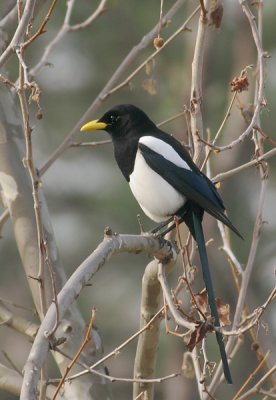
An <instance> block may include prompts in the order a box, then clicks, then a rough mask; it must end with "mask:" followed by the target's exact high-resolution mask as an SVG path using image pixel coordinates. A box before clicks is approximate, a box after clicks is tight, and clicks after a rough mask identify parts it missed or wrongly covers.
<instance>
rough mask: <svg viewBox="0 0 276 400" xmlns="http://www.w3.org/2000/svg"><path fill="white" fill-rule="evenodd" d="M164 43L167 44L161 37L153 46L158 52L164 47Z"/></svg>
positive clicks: (155, 40) (157, 38) (155, 39)
mask: <svg viewBox="0 0 276 400" xmlns="http://www.w3.org/2000/svg"><path fill="white" fill-rule="evenodd" d="M164 43H165V41H164V39H162V38H161V37H156V38H154V40H153V45H154V47H155V48H156V50H159V49H161V47H163V45H164Z"/></svg>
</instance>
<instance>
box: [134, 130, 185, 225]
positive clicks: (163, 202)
mask: <svg viewBox="0 0 276 400" xmlns="http://www.w3.org/2000/svg"><path fill="white" fill-rule="evenodd" d="M146 137H147V136H146ZM144 138H145V137H143V139H144ZM149 138H150V137H149ZM157 140H158V139H157ZM140 141H141V142H142V143H144V144H146V143H145V142H144V141H142V140H140ZM159 142H160V141H159ZM147 146H148V144H147ZM151 148H152V149H153V150H155V149H156V148H155V149H154V148H153V147H151ZM169 148H171V146H169ZM171 150H172V151H174V150H173V149H172V148H171ZM159 153H160V148H159ZM174 153H175V154H177V153H176V152H174ZM166 158H167V157H166ZM179 158H180V157H179ZM168 159H169V158H168ZM180 159H181V158H180ZM181 166H182V167H183V164H182V165H181ZM129 185H130V188H131V191H132V193H133V195H134V197H135V198H136V200H137V201H138V203H139V204H140V207H141V208H142V210H143V211H144V212H145V214H146V215H147V216H148V217H149V218H151V219H152V220H153V221H155V222H162V221H165V220H166V219H168V218H169V217H170V216H172V215H174V214H175V213H176V212H177V211H178V210H179V208H180V207H182V206H183V205H184V204H185V202H186V198H185V197H184V196H183V195H182V194H180V193H179V192H178V191H177V190H175V189H174V188H173V187H172V186H171V185H170V184H169V183H168V182H167V181H166V180H165V179H163V178H162V176H160V175H159V174H157V173H156V172H155V171H153V170H152V169H151V168H150V167H149V166H148V164H147V163H146V161H145V159H144V157H143V155H142V153H141V152H140V150H139V149H138V151H137V154H136V158H135V164H134V170H133V172H132V174H131V175H130V177H129Z"/></svg>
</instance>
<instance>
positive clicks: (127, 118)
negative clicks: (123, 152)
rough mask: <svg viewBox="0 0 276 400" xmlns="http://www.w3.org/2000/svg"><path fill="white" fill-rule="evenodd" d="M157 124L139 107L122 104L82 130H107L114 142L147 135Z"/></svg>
mask: <svg viewBox="0 0 276 400" xmlns="http://www.w3.org/2000/svg"><path fill="white" fill-rule="evenodd" d="M153 127H155V124H154V123H153V122H152V121H151V120H150V119H149V117H148V116H147V115H146V114H145V113H144V112H143V111H142V110H140V109H139V108H138V107H135V106H133V105H131V104H120V105H118V106H115V107H113V108H111V109H110V110H108V111H107V112H106V113H105V114H104V115H103V116H102V117H101V118H100V119H98V120H95V121H91V122H88V123H87V124H85V125H84V126H83V127H82V128H81V130H82V131H88V130H105V131H106V132H108V133H109V134H110V135H111V136H112V139H113V140H114V141H116V140H120V139H126V138H127V137H129V136H132V137H137V139H139V138H140V137H141V136H143V135H146V134H147V132H148V131H149V130H150V129H152V128H153Z"/></svg>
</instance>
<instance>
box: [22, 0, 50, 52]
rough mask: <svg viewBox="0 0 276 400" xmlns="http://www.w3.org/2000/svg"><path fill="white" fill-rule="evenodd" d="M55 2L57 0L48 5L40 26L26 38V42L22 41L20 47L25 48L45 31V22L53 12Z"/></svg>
mask: <svg viewBox="0 0 276 400" xmlns="http://www.w3.org/2000/svg"><path fill="white" fill-rule="evenodd" d="M56 2H57V0H53V2H52V4H51V6H50V8H49V11H48V12H47V14H46V17H45V18H44V20H43V21H42V23H41V25H40V27H39V28H38V30H37V31H36V33H35V34H34V35H33V36H32V37H31V38H30V39H29V40H27V41H26V42H24V43H23V44H22V48H24V49H25V48H26V47H28V46H29V45H30V44H31V43H32V42H33V41H34V40H35V39H36V38H37V37H38V36H40V35H42V34H43V33H45V32H46V31H45V26H46V24H47V22H48V21H49V19H50V16H51V14H52V12H53V10H54V7H55V5H56Z"/></svg>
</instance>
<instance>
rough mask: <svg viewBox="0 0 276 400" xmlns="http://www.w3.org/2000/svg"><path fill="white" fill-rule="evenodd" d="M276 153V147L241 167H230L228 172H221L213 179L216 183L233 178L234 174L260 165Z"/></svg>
mask: <svg viewBox="0 0 276 400" xmlns="http://www.w3.org/2000/svg"><path fill="white" fill-rule="evenodd" d="M275 155H276V148H273V149H271V150H269V151H268V152H266V153H264V154H262V155H261V156H259V157H258V158H256V159H255V160H252V161H249V162H247V163H245V164H242V165H240V166H239V167H236V168H233V169H230V170H229V171H226V172H221V173H220V174H218V175H216V176H214V177H213V178H212V181H213V182H214V183H217V182H222V181H224V180H226V179H229V178H232V176H235V175H237V174H239V173H240V172H241V171H244V170H246V169H248V168H250V167H254V166H258V165H260V164H261V163H262V161H264V160H267V159H269V158H270V157H272V156H275Z"/></svg>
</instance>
